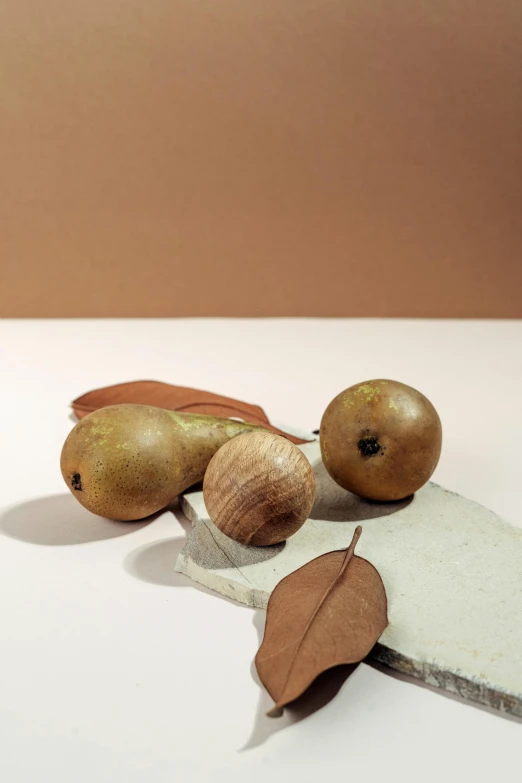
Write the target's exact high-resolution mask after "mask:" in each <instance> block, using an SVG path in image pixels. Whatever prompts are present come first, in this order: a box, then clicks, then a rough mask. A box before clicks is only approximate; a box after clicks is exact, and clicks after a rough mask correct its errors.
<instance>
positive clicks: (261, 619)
mask: <svg viewBox="0 0 522 783" xmlns="http://www.w3.org/2000/svg"><path fill="white" fill-rule="evenodd" d="M265 617H266V612H265V611H264V610H262V609H258V610H256V611H255V612H254V619H253V623H254V627H255V629H256V631H257V633H258V636H259V643H258V647H259V646H260V645H261V642H262V640H263V634H264V630H265ZM356 668H357V664H353V665H350V666H348V665H346V666H335V667H333V668H332V669H328V671H325V672H323V673H322V674H320V675H319V677H317V678H316V679H315V680H314V681H313V683H312V684H311V685H310V687H309V688H308V689H307V690H306V691H305V692H304V693H303V695H302V696H300V697H299V698H298V699H296V700H295V701H294V702H292V704H290V705H288V706H287V707H285V709H284V710H283V712H282V714H281V715H280V717H277V718H269V717H268V716H267V714H266V713H267V712H268V710H269V709H271V707H273V701H272V699H271V698H270V696H269V694H268V693H267V691H266V690H265V688H264V686H263V684H262V683H261V681H260V679H259V676H258V674H257V670H256V665H255V661H252V665H251V668H250V671H251V674H252V679H253V680H254V682H255V683H256V684H257V685H258V686H259V688H260V695H259V702H258V705H257V711H256V715H255V718H254V725H253V727H252V732H251V734H250V737H249V739H248V741H247V742H246V744H245V745H244V746H243V747H242V748H241V750H240V752H242V751H245V750H251V749H252V748H257V747H259V746H260V745H262V744H263V743H264V742H266V741H267V740H268V739H269V738H270V737H271V736H273V735H274V734H277V733H278V732H280V731H283V729H285V728H287V727H288V726H292V725H293V724H294V723H299V722H300V721H302V720H304V719H305V718H308V717H310V716H311V715H313V714H314V713H315V712H317V711H318V710H320V709H322V708H323V707H325V706H326V705H327V704H328V703H329V702H331V701H332V699H333V698H334V697H335V696H336V695H337V694H338V693H339V691H340V690H341V688H342V687H343V685H344V683H345V682H346V680H347V679H348V677H349V676H350V675H351V674H352V672H353V671H354V670H355V669H356Z"/></svg>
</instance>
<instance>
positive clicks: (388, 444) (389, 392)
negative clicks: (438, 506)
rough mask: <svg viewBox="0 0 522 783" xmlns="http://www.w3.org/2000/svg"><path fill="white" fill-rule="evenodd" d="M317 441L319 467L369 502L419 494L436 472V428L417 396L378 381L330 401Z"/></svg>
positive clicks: (432, 416) (425, 403)
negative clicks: (320, 464) (320, 458)
mask: <svg viewBox="0 0 522 783" xmlns="http://www.w3.org/2000/svg"><path fill="white" fill-rule="evenodd" d="M320 440H321V453H322V456H323V462H324V465H325V467H326V469H327V471H328V473H329V474H330V476H331V477H332V478H333V479H334V481H336V482H337V484H339V485H340V486H341V487H344V489H348V490H350V491H351V492H355V494H356V495H361V496H362V497H365V498H369V499H371V500H381V501H389V500H400V499H402V498H405V497H408V495H411V494H413V493H414V492H416V491H417V490H418V489H420V488H421V487H422V486H423V484H425V483H426V482H427V481H428V479H429V478H430V476H431V475H432V473H433V471H434V470H435V468H436V467H437V463H438V461H439V456H440V451H441V445H442V426H441V423H440V419H439V416H438V413H437V411H436V410H435V408H434V407H433V405H432V404H431V402H430V401H429V400H428V399H427V397H425V396H424V394H421V392H420V391H417V389H413V388H412V387H411V386H406V384H404V383H399V381H392V380H386V379H382V380H381V379H378V380H372V381H366V382H365V383H358V384H357V385H356V386H351V387H350V388H349V389H345V391H343V392H341V394H338V395H337V397H335V399H333V400H332V402H331V403H330V405H329V406H328V407H327V409H326V411H325V413H324V415H323V418H322V421H321V433H320Z"/></svg>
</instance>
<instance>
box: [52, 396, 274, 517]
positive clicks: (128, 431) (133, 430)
mask: <svg viewBox="0 0 522 783" xmlns="http://www.w3.org/2000/svg"><path fill="white" fill-rule="evenodd" d="M254 430H261V431H263V432H264V431H265V430H264V429H263V428H262V427H259V426H256V425H254V424H248V423H245V422H241V421H233V420H232V419H221V418H217V417H214V416H202V415H199V414H195V413H178V412H176V411H169V410H166V409H164V408H155V407H152V406H148V405H111V406H108V407H106V408H101V409H100V410H97V411H94V412H93V413H90V414H89V415H88V416H86V417H85V418H84V419H82V420H81V421H80V422H79V423H78V424H77V425H76V426H75V427H74V429H73V430H72V431H71V432H70V434H69V436H68V437H67V440H66V441H65V443H64V446H63V449H62V455H61V461H60V464H61V470H62V475H63V478H64V480H65V483H66V484H67V486H68V487H69V489H70V490H71V492H72V493H73V495H74V497H75V498H76V499H77V500H78V501H79V502H80V503H81V504H82V505H83V506H85V508H87V509H89V511H92V512H93V513H94V514H98V515H99V516H103V517H108V518H110V519H118V520H133V519H142V518H143V517H146V516H149V514H153V513H155V512H156V511H159V510H161V509H162V508H165V506H168V505H169V504H170V503H172V501H173V500H174V498H175V497H176V496H177V495H179V494H180V492H183V491H184V490H185V489H188V487H190V486H191V485H192V484H195V483H196V482H198V481H201V480H202V478H203V476H204V474H205V470H206V468H207V465H208V463H209V462H210V460H211V459H212V457H213V456H214V454H215V453H216V452H217V451H218V449H219V448H221V446H223V445H224V444H225V443H227V442H228V441H229V440H230V439H231V438H234V437H235V436H236V435H240V434H241V433H244V432H251V431H254Z"/></svg>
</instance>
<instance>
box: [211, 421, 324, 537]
mask: <svg viewBox="0 0 522 783" xmlns="http://www.w3.org/2000/svg"><path fill="white" fill-rule="evenodd" d="M314 496H315V477H314V474H313V471H312V468H311V465H310V463H309V462H308V460H307V459H306V457H305V456H304V454H303V453H302V451H300V450H299V449H298V448H297V446H294V444H293V443H291V442H290V441H288V440H286V439H285V438H283V437H281V436H280V435H273V434H272V433H270V432H251V433H247V434H246V435H241V436H240V437H239V438H235V439H234V440H232V441H230V442H229V443H226V444H225V445H224V446H223V447H222V448H221V449H220V450H219V451H218V452H217V453H216V455H215V456H214V457H212V460H211V461H210V464H209V466H208V468H207V471H206V473H205V478H204V479H203V497H204V500H205V505H206V507H207V511H208V513H209V515H210V518H211V520H212V521H213V522H214V524H215V525H216V527H218V528H219V530H221V532H222V533H225V535H227V536H229V538H233V539H234V540H235V541H239V542H241V543H242V544H254V545H255V546H268V545H270V544H278V543H280V542H281V541H285V540H286V539H287V538H289V536H291V535H293V534H294V533H296V532H297V531H298V530H299V528H300V527H301V526H302V525H303V523H304V522H305V520H306V519H307V518H308V516H309V514H310V511H311V509H312V506H313V502H314Z"/></svg>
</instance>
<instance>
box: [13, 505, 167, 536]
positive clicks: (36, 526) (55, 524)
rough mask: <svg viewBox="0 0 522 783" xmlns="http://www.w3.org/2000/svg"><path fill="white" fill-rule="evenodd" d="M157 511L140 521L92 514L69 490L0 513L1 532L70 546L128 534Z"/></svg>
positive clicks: (149, 519)
mask: <svg viewBox="0 0 522 783" xmlns="http://www.w3.org/2000/svg"><path fill="white" fill-rule="evenodd" d="M156 516H157V515H154V516H151V517H147V518H146V519H140V520H139V521H137V522H116V521H115V520H112V519H105V518H103V517H98V516H96V515H95V514H91V512H90V511H87V509H85V508H84V507H83V506H81V505H80V504H79V503H78V501H76V500H75V499H74V498H73V496H72V495H71V494H69V493H67V494H63V495H49V496H47V497H43V498H36V499H34V500H29V501H26V502H25V503H20V504H19V505H17V506H13V507H12V508H9V509H7V511H4V512H3V514H2V515H1V516H0V532H1V533H3V534H4V535H6V536H9V537H10V538H16V539H18V540H19V541H26V542H27V543H31V544H40V545H42V546H70V545H73V544H87V543H89V542H91V541H106V540H107V539H110V538H116V537H117V536H125V535H128V534H129V533H134V532H136V530H140V529H141V528H142V527H144V526H145V525H148V524H149V523H150V522H151V521H152V520H153V519H155V518H156Z"/></svg>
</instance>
